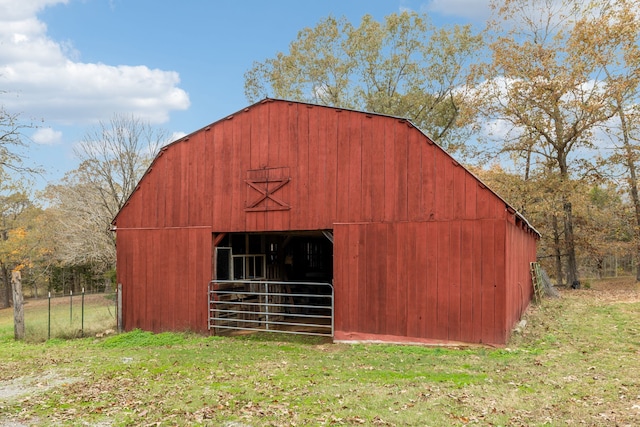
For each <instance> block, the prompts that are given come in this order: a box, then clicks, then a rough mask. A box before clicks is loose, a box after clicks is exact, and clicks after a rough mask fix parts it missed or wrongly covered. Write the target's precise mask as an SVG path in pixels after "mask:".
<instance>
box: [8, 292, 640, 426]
mask: <svg viewBox="0 0 640 427" xmlns="http://www.w3.org/2000/svg"><path fill="white" fill-rule="evenodd" d="M10 316H11V312H10V311H7V310H5V311H0V366H1V368H2V369H0V426H3V425H5V426H9V425H10V426H20V425H52V424H54V425H78V426H80V425H98V426H127V425H148V426H173V425H204V426H228V427H231V426H235V427H239V426H294V425H295V426H309V425H311V426H315V425H318V426H321V425H372V426H462V425H481V426H487V425H492V426H543V425H549V426H563V425H579V426H582V425H586V426H599V425H602V426H610V425H618V426H625V425H629V426H635V425H640V365H639V363H638V361H639V360H640V291H639V290H638V286H637V285H635V283H631V282H625V281H620V282H616V283H607V284H605V283H597V282H596V283H593V284H592V289H589V290H578V291H563V292H562V296H561V298H558V299H547V300H545V301H544V302H543V304H541V305H539V306H534V307H532V308H531V309H530V310H529V311H528V312H527V314H526V319H527V326H526V328H525V329H524V331H523V332H522V333H520V334H517V335H515V336H514V337H513V339H512V341H511V343H510V344H509V346H508V347H506V348H481V347H469V348H458V349H453V348H428V347H420V346H396V345H380V344H372V345H363V344H357V345H347V344H332V343H330V342H325V341H322V340H321V339H316V338H296V337H291V336H282V335H251V336H243V337H234V338H218V337H201V336H193V335H189V334H158V335H153V334H149V333H145V332H141V331H134V332H130V333H127V334H122V335H115V336H109V337H106V338H99V339H98V338H82V339H75V340H61V339H55V340H50V341H48V342H46V343H16V342H14V341H13V339H12V326H11V323H10ZM3 423H4V424H3Z"/></svg>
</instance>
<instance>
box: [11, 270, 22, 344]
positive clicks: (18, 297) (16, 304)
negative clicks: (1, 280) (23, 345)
mask: <svg viewBox="0 0 640 427" xmlns="http://www.w3.org/2000/svg"><path fill="white" fill-rule="evenodd" d="M11 288H12V289H13V332H14V338H15V339H16V340H23V339H24V334H25V330H24V310H23V307H22V306H23V303H24V301H23V296H22V277H21V275H20V271H13V272H11Z"/></svg>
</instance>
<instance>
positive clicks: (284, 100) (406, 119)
mask: <svg viewBox="0 0 640 427" xmlns="http://www.w3.org/2000/svg"><path fill="white" fill-rule="evenodd" d="M267 102H284V103H289V104H299V105H307V106H310V107H321V108H329V109H332V110H335V111H348V112H352V113H359V114H367V115H373V116H378V117H386V118H389V119H393V120H399V121H403V122H406V123H407V124H409V125H410V126H411V127H412V128H414V129H416V130H417V131H418V132H420V133H421V134H422V135H423V136H424V137H425V138H427V140H428V141H429V142H431V143H432V144H433V145H435V146H436V147H438V148H439V149H440V150H441V151H442V152H443V153H444V154H446V155H447V156H448V157H449V158H450V159H451V161H453V162H455V163H456V164H457V165H459V166H461V167H462V168H463V169H464V170H465V171H466V172H467V173H469V174H470V175H471V176H473V177H474V178H475V179H476V181H478V183H480V184H482V186H483V187H485V188H486V189H488V190H489V191H490V192H491V193H493V194H494V195H495V196H496V197H497V198H498V199H500V200H501V201H502V202H503V203H504V204H505V208H507V209H510V210H513V212H514V215H515V216H516V217H517V218H518V219H519V220H521V221H522V222H523V223H524V224H525V225H526V226H527V228H529V229H530V230H531V231H533V232H534V233H535V234H536V235H537V236H538V237H540V236H541V234H540V232H539V231H538V230H536V228H535V227H534V226H533V225H531V223H530V222H529V221H528V220H527V219H526V218H525V217H524V215H522V214H521V213H520V212H519V211H518V210H517V209H516V208H515V207H513V206H512V205H511V204H510V203H509V202H507V201H506V200H505V199H504V198H503V197H502V196H500V195H499V194H498V193H496V192H495V191H494V190H493V189H492V188H491V187H490V186H488V185H486V184H485V183H484V182H483V181H482V180H481V179H480V178H479V177H478V176H477V175H476V174H474V173H473V172H471V171H470V170H469V168H467V167H466V166H465V165H464V164H463V163H461V162H459V161H458V160H456V159H455V158H454V157H453V155H451V154H450V153H449V152H448V151H447V150H445V149H444V147H442V146H441V145H440V144H438V143H437V142H436V141H435V140H434V139H433V138H431V137H430V136H429V135H428V134H427V133H426V132H425V131H424V130H423V129H420V128H419V127H418V126H417V125H416V124H415V123H413V121H412V120H411V119H409V118H407V117H402V116H395V115H391V114H384V113H378V112H371V111H364V110H356V109H353V108H346V107H336V106H332V105H323V104H317V103H312V102H308V101H297V100H291V99H283V98H270V97H266V98H263V99H261V100H259V101H257V102H254V103H253V104H251V105H248V106H246V107H243V108H241V109H239V110H237V111H235V112H233V113H231V114H227V115H226V116H224V117H222V118H220V119H218V120H215V121H213V122H211V123H209V124H207V125H205V126H202V127H201V128H199V129H197V130H195V131H193V132H191V133H189V134H187V135H184V136H182V137H180V138H178V139H176V140H174V141H172V142H169V143H168V144H166V145H164V146H163V147H162V148H160V150H159V151H158V154H157V155H156V156H155V157H154V159H153V160H152V161H151V164H150V165H149V167H148V168H147V170H146V171H145V172H144V174H142V176H141V177H140V180H139V181H138V183H137V184H136V187H135V188H134V190H133V191H132V192H131V194H130V195H129V196H128V197H127V200H126V201H125V203H124V204H123V205H122V208H121V209H120V210H119V211H118V213H116V216H115V217H114V218H113V220H112V221H111V225H112V227H113V226H115V225H116V220H117V218H118V216H119V215H120V211H122V210H123V209H124V207H125V206H126V205H127V204H128V203H129V200H130V199H131V197H132V196H133V194H134V193H135V192H136V191H137V190H138V188H139V185H140V182H142V180H143V179H144V178H145V177H146V176H147V174H148V173H149V172H150V171H151V169H152V168H153V165H154V164H155V162H156V161H157V160H158V158H160V156H162V154H163V152H164V151H165V150H167V149H168V148H169V147H171V146H172V145H175V144H178V143H179V142H183V141H187V140H189V138H190V137H191V136H192V135H195V134H197V133H199V132H202V131H206V130H208V129H209V128H210V127H212V126H214V125H216V124H218V123H221V122H223V121H225V120H229V119H232V118H233V117H234V116H236V115H238V114H240V113H243V112H248V111H249V110H251V109H252V108H254V107H255V106H257V105H260V104H265V103H267Z"/></svg>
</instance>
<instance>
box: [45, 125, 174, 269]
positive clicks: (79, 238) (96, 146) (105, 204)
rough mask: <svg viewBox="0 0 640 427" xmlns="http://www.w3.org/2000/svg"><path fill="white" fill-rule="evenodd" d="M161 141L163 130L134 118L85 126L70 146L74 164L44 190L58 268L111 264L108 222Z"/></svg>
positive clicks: (111, 240) (164, 135)
mask: <svg viewBox="0 0 640 427" xmlns="http://www.w3.org/2000/svg"><path fill="white" fill-rule="evenodd" d="M166 141H167V133H166V131H164V130H162V129H156V128H153V127H152V126H151V125H150V124H149V123H148V122H145V121H143V120H141V119H139V118H136V117H134V116H124V115H114V116H113V118H112V119H111V120H110V121H109V122H107V123H105V122H100V124H99V126H98V127H97V128H94V129H92V130H90V131H89V132H88V133H87V134H86V135H85V137H84V139H83V141H82V142H81V143H80V144H79V145H78V147H77V148H76V155H77V156H78V157H79V158H80V160H81V164H80V167H79V168H78V169H76V170H73V171H71V172H69V173H67V174H66V176H65V178H64V179H63V181H62V182H61V183H60V184H57V185H50V186H48V187H47V189H46V190H45V197H46V198H47V199H48V201H49V206H50V207H49V209H48V215H50V217H51V221H52V222H53V223H54V224H55V228H54V230H55V231H54V232H53V234H54V235H53V240H54V241H55V242H56V247H55V254H56V259H57V260H58V262H59V263H60V265H62V266H75V267H79V266H87V265H88V266H91V267H92V268H93V269H95V270H96V271H99V272H102V273H104V272H105V271H107V270H109V269H110V268H113V267H114V266H115V236H114V233H112V232H111V231H110V225H111V221H112V220H113V218H114V217H115V215H116V214H117V212H118V211H119V210H120V208H121V207H122V206H123V205H124V203H125V202H126V200H127V199H128V197H129V195H130V194H131V193H132V192H133V190H134V189H135V187H136V185H137V184H138V181H139V180H140V178H141V177H142V175H143V174H144V172H145V171H146V169H147V168H148V166H149V164H150V163H151V160H152V159H153V158H154V157H155V155H156V154H157V152H158V150H159V148H160V146H161V145H162V144H163V143H165V142H166Z"/></svg>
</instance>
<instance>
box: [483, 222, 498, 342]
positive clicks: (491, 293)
mask: <svg viewBox="0 0 640 427" xmlns="http://www.w3.org/2000/svg"><path fill="white" fill-rule="evenodd" d="M481 229H482V244H481V247H482V254H483V258H484V260H485V262H484V263H483V264H482V274H481V276H480V281H481V284H480V286H481V288H482V299H481V302H480V305H481V308H482V331H481V334H482V342H483V343H493V342H495V341H494V339H495V329H494V328H495V316H496V315H495V308H496V307H495V287H496V278H495V273H496V271H495V240H494V238H493V236H494V235H495V227H494V222H493V221H492V220H486V221H482V222H481Z"/></svg>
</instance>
